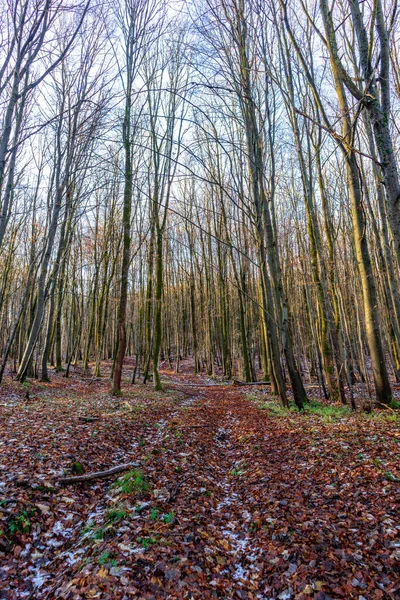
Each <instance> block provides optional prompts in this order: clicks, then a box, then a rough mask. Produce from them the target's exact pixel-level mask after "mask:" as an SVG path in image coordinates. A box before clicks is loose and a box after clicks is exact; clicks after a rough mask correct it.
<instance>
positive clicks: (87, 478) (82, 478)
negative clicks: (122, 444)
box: [56, 463, 139, 484]
mask: <svg viewBox="0 0 400 600" xmlns="http://www.w3.org/2000/svg"><path fill="white" fill-rule="evenodd" d="M138 466H139V464H138V463H127V464H126V465H118V466H117V467H112V469H107V470H106V471H97V472H96V473H86V475H77V476H75V477H57V478H56V481H57V482H58V483H64V484H69V483H82V482H83V481H91V480H92V479H100V478H101V477H110V475H115V473H122V472H123V471H129V469H134V468H135V467H138Z"/></svg>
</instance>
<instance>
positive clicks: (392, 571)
mask: <svg viewBox="0 0 400 600" xmlns="http://www.w3.org/2000/svg"><path fill="white" fill-rule="evenodd" d="M164 379H165V380H167V383H166V391H165V392H164V393H155V392H153V391H152V390H151V388H150V387H149V386H148V387H145V386H134V387H132V386H130V388H129V389H130V391H129V393H127V394H126V396H124V398H119V399H111V398H110V397H109V396H108V394H107V391H106V388H105V385H106V383H105V382H103V381H100V380H99V381H98V382H95V383H94V384H91V383H90V382H89V381H85V380H84V379H78V378H77V379H76V380H74V381H73V383H72V385H71V384H70V385H69V387H67V386H66V382H65V380H62V378H58V379H56V382H55V383H53V384H42V385H40V386H39V385H38V386H36V387H33V388H32V390H31V391H30V399H29V400H27V401H22V400H21V398H20V397H19V396H18V390H16V389H15V388H14V387H13V384H12V383H10V385H9V387H8V388H7V390H6V391H4V390H3V391H2V399H3V400H2V402H3V405H2V406H1V418H2V420H1V427H2V429H1V443H2V446H1V448H2V456H1V469H2V477H1V481H2V484H1V489H0V492H1V499H2V500H3V501H4V500H5V501H7V504H5V503H4V502H3V510H4V512H3V513H1V516H2V530H3V537H2V541H1V543H2V548H1V550H2V553H1V566H0V597H1V598H4V599H9V598H10V599H11V598H34V599H46V600H51V599H55V598H60V599H61V598H62V599H64V598H65V599H79V598H82V599H84V598H110V599H116V600H118V599H123V598H124V599H128V598H152V599H161V598H171V599H172V598H176V599H179V598H193V599H200V598H205V599H206V598H243V599H244V598H247V599H249V600H250V599H253V598H261V599H265V600H267V599H272V598H280V599H287V600H289V599H291V598H304V599H305V598H314V599H319V600H322V599H328V598H344V599H351V598H355V599H357V600H363V598H364V599H366V600H370V599H372V600H373V599H375V598H376V599H379V598H382V599H385V598H398V597H399V590H400V586H399V584H398V581H399V567H398V565H399V563H398V559H399V541H398V539H399V535H398V534H399V518H398V517H399V512H398V508H399V503H398V502H399V494H398V492H399V483H398V478H399V471H398V465H399V460H398V459H399V452H400V450H399V441H400V434H399V426H398V423H396V422H395V421H391V420H388V419H387V418H386V417H382V418H374V419H371V418H369V417H368V416H366V415H362V414H357V415H354V416H352V415H345V416H342V417H341V418H339V417H338V418H334V417H333V418H329V419H326V418H322V417H321V416H318V415H312V414H306V415H298V414H297V413H289V414H288V415H286V416H284V417H282V416H281V415H280V414H279V411H278V414H274V413H273V412H271V411H270V410H262V409H260V401H259V400H260V398H261V397H262V398H266V397H267V392H266V390H265V389H263V390H261V389H260V391H259V392H258V393H256V397H254V396H253V397H250V396H249V395H248V394H247V395H246V392H245V391H243V390H242V389H240V388H236V387H233V386H216V387H196V385H195V384H196V382H199V380H198V379H196V378H194V377H189V376H187V375H186V376H185V375H184V376H180V377H178V376H176V375H173V374H172V373H164ZM189 384H190V385H189ZM252 391H253V390H252ZM257 398H258V399H257ZM76 461H79V462H81V463H82V464H83V466H84V467H85V468H86V470H87V471H88V472H91V471H97V470H101V469H104V468H109V467H111V466H114V465H117V464H121V463H125V462H135V463H137V464H138V466H137V468H136V469H135V470H134V471H133V472H130V473H128V474H126V475H122V476H120V477H118V476H114V477H113V478H111V479H107V480H96V481H93V482H89V483H85V484H76V485H72V486H71V485H70V486H64V487H63V486H60V485H59V484H57V483H55V480H54V477H55V476H56V475H60V474H61V473H62V472H68V469H69V467H70V466H71V465H72V464H73V463H74V462H76Z"/></svg>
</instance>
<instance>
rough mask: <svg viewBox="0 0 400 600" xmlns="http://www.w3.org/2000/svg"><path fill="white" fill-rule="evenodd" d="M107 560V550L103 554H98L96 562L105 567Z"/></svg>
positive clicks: (108, 554)
mask: <svg viewBox="0 0 400 600" xmlns="http://www.w3.org/2000/svg"><path fill="white" fill-rule="evenodd" d="M109 558H110V552H109V550H104V552H102V553H101V554H100V556H99V558H98V561H97V562H98V563H99V565H105V564H106V562H107V561H108V559H109Z"/></svg>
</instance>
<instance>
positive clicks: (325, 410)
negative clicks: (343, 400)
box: [249, 395, 400, 423]
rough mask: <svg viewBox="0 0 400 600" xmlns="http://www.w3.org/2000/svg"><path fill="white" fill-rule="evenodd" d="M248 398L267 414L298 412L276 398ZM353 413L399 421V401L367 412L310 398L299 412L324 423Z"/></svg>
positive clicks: (283, 414) (336, 420)
mask: <svg viewBox="0 0 400 600" xmlns="http://www.w3.org/2000/svg"><path fill="white" fill-rule="evenodd" d="M249 399H250V400H253V401H254V402H256V404H257V408H258V409H259V410H265V411H267V412H268V414H269V415H271V416H274V417H284V418H287V417H289V416H290V417H293V416H294V415H295V414H296V413H297V414H298V409H297V408H296V406H295V405H294V404H291V406H290V407H289V408H285V407H284V406H282V405H281V404H280V403H279V401H278V400H268V401H267V402H265V401H261V400H260V397H257V396H254V395H251V396H249ZM354 414H357V415H359V416H360V415H362V416H363V417H365V418H366V419H378V420H383V421H389V422H400V402H396V401H393V402H391V404H390V405H389V408H388V409H387V410H385V409H381V408H380V409H379V410H373V411H372V412H371V413H369V414H367V413H366V412H362V411H360V410H357V411H356V413H354V411H352V410H351V408H350V406H344V405H343V404H328V403H325V402H318V401H316V400H311V401H310V402H308V403H307V404H305V405H304V411H302V413H301V415H303V416H313V417H319V418H321V419H322V420H323V421H324V422H326V423H335V422H338V421H341V420H343V419H349V418H351V417H353V416H354Z"/></svg>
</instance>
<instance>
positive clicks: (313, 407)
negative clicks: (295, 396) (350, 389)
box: [305, 401, 352, 423]
mask: <svg viewBox="0 0 400 600" xmlns="http://www.w3.org/2000/svg"><path fill="white" fill-rule="evenodd" d="M305 412H306V414H312V415H317V416H319V417H321V418H322V419H323V420H324V421H326V422H328V423H331V422H334V421H338V420H340V419H343V418H344V417H349V416H350V415H351V414H352V413H351V410H350V409H349V408H347V406H342V405H338V404H323V403H322V402H316V401H311V402H309V403H308V404H307V406H306V407H305Z"/></svg>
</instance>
